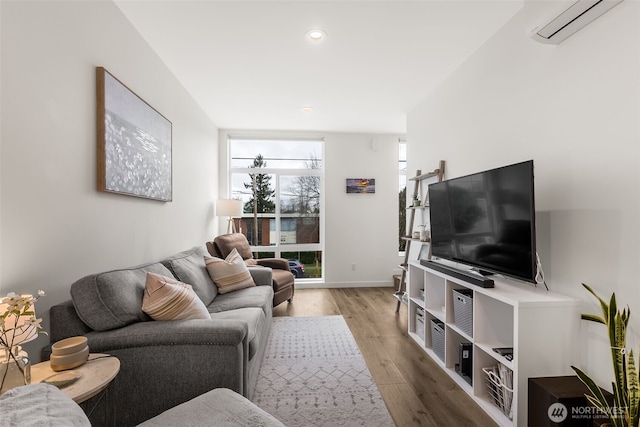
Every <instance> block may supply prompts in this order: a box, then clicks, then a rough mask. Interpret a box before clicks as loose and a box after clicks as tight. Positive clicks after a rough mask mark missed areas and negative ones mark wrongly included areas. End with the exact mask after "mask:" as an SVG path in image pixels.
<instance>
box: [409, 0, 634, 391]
mask: <svg viewBox="0 0 640 427" xmlns="http://www.w3.org/2000/svg"><path fill="white" fill-rule="evenodd" d="M554 10H557V4H554V3H550V2H543V1H529V2H526V3H525V6H524V8H523V9H522V11H521V12H520V13H518V14H517V15H515V16H514V18H512V19H511V20H510V21H509V22H508V23H507V24H506V25H505V26H504V27H503V28H502V29H501V30H500V31H499V32H497V33H496V35H495V36H494V37H493V38H492V39H490V40H489V41H488V42H487V43H486V44H485V45H484V46H483V47H482V48H480V49H479V50H478V51H477V52H476V53H475V54H474V55H473V56H472V57H471V58H469V59H468V60H467V61H466V62H465V63H464V64H463V65H462V66H461V67H460V68H459V69H458V70H457V71H456V72H455V73H454V74H453V75H452V76H451V77H450V78H449V79H448V80H447V81H446V82H445V83H443V84H442V85H441V86H440V87H439V88H438V89H437V90H436V91H435V92H434V93H433V94H432V95H431V96H429V97H428V98H427V99H426V100H424V101H423V102H422V103H421V104H420V105H419V106H418V107H417V108H415V109H414V110H413V111H412V112H411V113H410V114H409V116H408V129H407V130H408V132H407V139H408V144H409V158H410V159H411V160H410V163H409V170H413V169H416V168H418V167H423V168H424V167H426V166H428V164H431V163H434V162H436V161H437V160H439V159H441V158H442V159H445V160H446V161H447V173H446V178H452V177H455V176H460V175H464V174H468V173H472V172H477V171H480V170H483V169H488V168H492V167H497V166H501V165H506V164H510V163H515V162H517V161H521V160H527V159H533V160H534V162H535V185H536V204H537V216H538V221H537V222H538V224H537V225H538V239H539V241H540V243H541V245H540V246H539V248H538V249H539V251H540V252H541V253H540V255H541V257H542V259H543V262H544V270H545V273H546V276H547V279H548V283H549V287H550V288H551V290H552V291H555V292H558V293H562V294H566V295H571V296H574V297H578V298H580V299H581V300H583V301H584V304H583V305H584V312H589V313H596V314H599V306H598V305H596V304H595V303H594V300H593V298H592V297H590V296H589V295H587V292H586V291H585V290H583V289H582V287H581V285H580V284H581V283H583V282H584V283H587V284H590V285H592V286H593V287H594V288H595V289H596V290H597V292H598V293H599V294H600V295H601V296H603V297H605V298H607V299H608V298H609V296H610V294H611V293H612V292H614V291H615V292H616V296H617V297H618V301H619V302H620V303H623V304H628V305H629V306H630V308H631V313H632V315H631V331H630V334H629V336H628V341H629V344H630V345H631V346H632V348H635V349H637V348H638V344H639V343H640V340H639V339H638V338H639V332H640V285H639V284H638V265H639V261H640V244H639V243H638V242H639V241H640V240H639V239H640V227H639V226H638V220H639V218H640V209H639V208H640V191H639V189H638V188H639V186H638V184H639V183H640V132H639V123H640V120H639V119H640V107H639V103H640V84H639V83H640V79H639V78H640V28H639V26H638V22H640V4H639V3H638V2H635V1H625V2H623V3H621V4H620V5H619V6H617V7H615V8H614V9H612V10H611V11H610V12H608V13H607V14H605V15H604V16H602V17H601V18H599V19H598V20H597V21H595V22H593V23H592V24H591V25H589V26H587V27H585V28H584V29H583V30H581V31H580V32H578V33H576V34H574V35H573V36H572V37H570V38H569V39H567V40H566V41H565V42H563V43H562V44H561V45H559V46H548V45H543V44H539V43H537V42H535V41H533V40H531V39H530V38H529V37H528V30H530V29H531V28H533V27H535V26H536V25H538V24H540V23H541V22H542V21H543V20H544V19H545V17H546V16H549V12H553V11H554ZM559 327H561V325H559ZM576 333H581V334H582V337H583V343H584V344H583V347H582V349H581V361H580V364H581V366H582V367H584V368H586V369H587V372H588V373H589V374H591V375H593V376H594V378H596V379H597V380H598V382H599V384H600V385H601V386H604V387H606V386H607V385H608V384H610V382H611V379H612V378H611V372H612V370H611V367H610V365H611V363H610V355H609V352H608V347H607V342H606V333H605V331H604V328H603V327H602V326H601V325H595V324H586V323H585V322H583V328H582V332H578V331H576Z"/></svg>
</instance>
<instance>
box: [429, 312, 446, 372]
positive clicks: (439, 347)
mask: <svg viewBox="0 0 640 427" xmlns="http://www.w3.org/2000/svg"><path fill="white" fill-rule="evenodd" d="M431 349H432V350H433V352H434V353H435V354H436V355H437V356H438V357H439V358H440V360H442V361H443V362H444V323H442V322H441V321H439V320H437V319H431Z"/></svg>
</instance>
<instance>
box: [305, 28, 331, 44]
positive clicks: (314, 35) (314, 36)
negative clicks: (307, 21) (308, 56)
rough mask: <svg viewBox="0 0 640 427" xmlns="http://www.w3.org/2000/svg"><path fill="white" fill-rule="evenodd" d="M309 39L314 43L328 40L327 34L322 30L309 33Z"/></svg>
mask: <svg viewBox="0 0 640 427" xmlns="http://www.w3.org/2000/svg"><path fill="white" fill-rule="evenodd" d="M307 38H308V39H309V40H311V41H314V42H319V41H321V40H324V39H326V38H327V33H325V32H324V31H322V30H317V29H316V30H310V31H307Z"/></svg>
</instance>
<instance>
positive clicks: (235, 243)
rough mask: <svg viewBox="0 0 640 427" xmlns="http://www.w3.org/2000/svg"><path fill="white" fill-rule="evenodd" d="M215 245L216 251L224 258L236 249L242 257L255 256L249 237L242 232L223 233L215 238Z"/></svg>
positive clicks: (249, 257)
mask: <svg viewBox="0 0 640 427" xmlns="http://www.w3.org/2000/svg"><path fill="white" fill-rule="evenodd" d="M213 245H214V247H215V249H216V253H218V254H219V256H220V257H222V258H226V257H227V256H228V255H229V254H230V253H231V251H232V250H234V249H235V250H237V251H238V253H239V254H240V256H241V257H242V259H245V260H246V259H251V258H253V253H252V252H251V246H250V245H249V242H248V241H247V237H246V236H245V235H244V234H242V233H232V234H222V235H220V236H218V237H216V238H215V239H213ZM212 255H213V254H212Z"/></svg>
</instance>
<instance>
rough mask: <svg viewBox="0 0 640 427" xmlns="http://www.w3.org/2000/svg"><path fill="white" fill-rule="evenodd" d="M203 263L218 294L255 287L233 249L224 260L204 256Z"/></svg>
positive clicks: (244, 265) (246, 269) (242, 262)
mask: <svg viewBox="0 0 640 427" xmlns="http://www.w3.org/2000/svg"><path fill="white" fill-rule="evenodd" d="M204 262H205V264H206V266H207V271H208V272H209V276H211V279H213V283H215V284H216V286H217V287H218V292H219V293H220V294H226V293H229V292H233V291H237V290H239V289H244V288H249V287H251V286H255V285H256V284H255V282H254V281H253V278H252V277H251V274H250V273H249V270H248V268H247V266H246V264H245V263H244V261H243V260H242V258H241V257H240V254H238V251H237V250H235V249H233V250H232V251H231V253H229V255H228V256H227V257H226V258H225V259H222V258H216V257H211V256H208V255H205V256H204Z"/></svg>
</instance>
